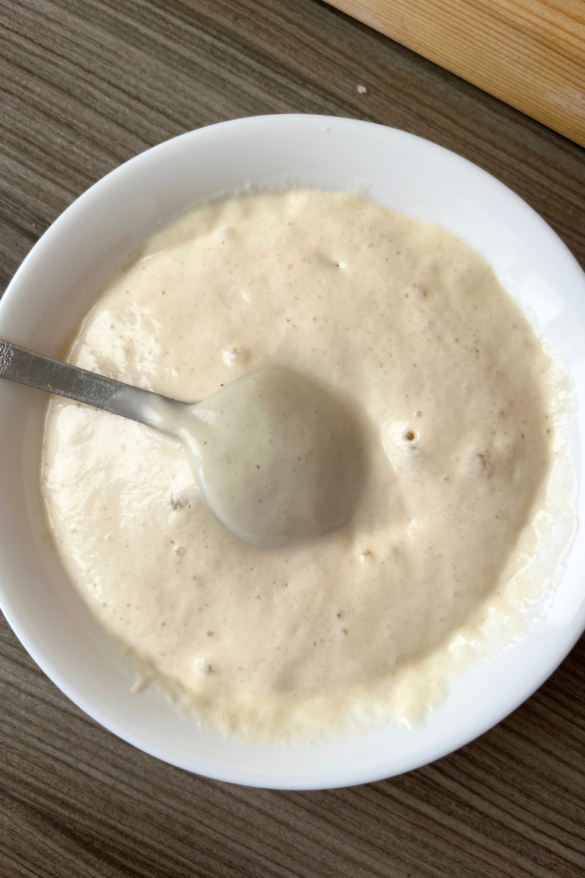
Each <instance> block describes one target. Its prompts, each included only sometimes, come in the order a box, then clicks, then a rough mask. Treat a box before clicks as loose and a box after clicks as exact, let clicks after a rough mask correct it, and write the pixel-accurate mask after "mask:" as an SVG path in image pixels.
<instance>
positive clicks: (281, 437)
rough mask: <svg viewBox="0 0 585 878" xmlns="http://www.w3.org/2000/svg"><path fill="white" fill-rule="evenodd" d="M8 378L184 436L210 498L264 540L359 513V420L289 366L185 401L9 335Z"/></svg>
mask: <svg viewBox="0 0 585 878" xmlns="http://www.w3.org/2000/svg"><path fill="white" fill-rule="evenodd" d="M0 377H2V378H6V379H8V380H9V381H15V382H17V383H19V384H26V385H28V386H29V387H34V388H37V389H38V390H45V391H47V392H48V393H54V394H57V395H58V396H64V397H68V398H69V399H72V400H75V401H76V402H81V403H85V404H86V405H89V406H93V407H94V408H98V409H103V410H104V411H106V412H111V413H112V414H115V415H121V416H122V417H124V418H130V419H131V420H133V421H138V422H139V423H141V424H145V425H146V426H148V427H152V428H154V429H156V430H159V431H161V432H163V433H166V434H167V435H169V436H172V437H173V438H175V439H178V440H179V441H180V442H181V443H182V444H183V446H184V447H185V448H186V450H187V452H188V453H189V457H190V462H191V466H192V468H193V471H194V473H195V476H196V479H197V482H198V485H199V488H200V490H201V493H202V496H203V499H204V500H205V502H206V503H207V505H208V507H209V508H210V509H211V511H212V512H213V513H214V515H215V516H216V518H217V519H218V520H219V521H220V522H221V523H222V524H223V525H224V527H226V528H227V530H229V531H230V532H231V533H232V534H233V535H234V536H235V537H237V538H238V539H240V540H242V541H243V542H246V543H250V544H252V545H255V546H259V547H271V546H280V545H284V544H286V543H290V542H294V541H298V540H304V539H310V538H314V537H317V536H320V535H321V534H323V533H326V532H327V531H329V530H331V529H332V528H334V527H338V526H340V525H342V524H344V523H346V522H347V521H348V520H349V519H350V518H351V515H352V514H353V511H354V508H355V505H356V503H357V501H358V499H359V495H360V493H361V488H362V483H363V479H364V473H365V458H364V453H363V434H362V430H361V427H360V424H359V422H358V419H357V418H356V416H355V414H352V413H351V412H350V411H349V410H348V408H347V406H346V405H343V404H342V403H341V402H340V401H339V400H338V399H337V398H335V396H334V395H333V394H332V393H331V392H330V391H326V390H324V389H323V388H322V387H321V386H320V385H319V384H317V383H316V382H315V381H313V380H312V379H311V378H309V377H307V376H305V375H302V374H300V373H298V372H296V371H295V370H292V369H289V368H284V367H282V366H275V367H268V368H263V369H258V370H256V371H254V372H249V373H247V374H246V375H243V376H242V377H241V378H238V379H236V380H235V381H234V382H232V383H231V384H228V385H226V386H225V387H224V388H223V389H221V390H219V391H218V392H217V393H215V394H213V395H212V396H210V397H208V398H207V399H206V400H204V401H203V402H200V403H184V402H179V401H178V400H175V399H170V398H168V397H166V396H160V395H159V394H157V393H151V392H150V391H147V390H142V389H140V388H138V387H131V386H130V385H128V384H122V383H121V382H120V381H114V380H112V379H111V378H105V377H104V376H102V375H98V374H95V373H94V372H88V371H86V370H85V369H79V368H78V367H76V366H70V365H68V364H66V363H61V362H59V361H57V360H52V359H49V358H48V357H44V356H42V355H40V354H36V353H33V352H32V351H29V350H25V349H24V348H20V347H17V346H16V345H12V344H9V343H8V342H5V341H1V340H0Z"/></svg>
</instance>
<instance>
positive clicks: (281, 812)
mask: <svg viewBox="0 0 585 878" xmlns="http://www.w3.org/2000/svg"><path fill="white" fill-rule="evenodd" d="M0 9H1V13H0V20H1V21H2V22H3V27H2V28H0V87H1V90H2V105H1V113H0V125H1V129H2V130H1V136H0V166H1V171H0V177H1V183H0V284H2V285H3V286H5V285H6V284H7V283H8V281H9V280H10V277H11V276H12V274H13V272H14V271H15V270H16V268H17V266H18V264H19V263H20V261H21V260H22V259H23V257H24V256H25V255H26V253H27V252H28V250H29V249H30V247H31V246H32V245H33V244H34V243H35V241H36V240H37V239H38V237H39V236H40V235H41V234H42V233H43V232H44V231H45V229H46V228H47V227H48V226H49V225H50V223H52V222H53V220H54V219H55V218H56V217H57V216H58V215H59V214H60V213H61V211H62V210H64V208H66V207H67V205H68V204H70V203H71V202H72V201H73V200H74V199H75V198H76V197H77V196H78V195H80V194H81V193H82V192H83V191H84V190H85V189H86V188H87V187H88V186H90V185H91V184H92V183H94V182H95V181H96V180H97V179H99V178H100V177H101V176H103V175H104V174H106V173H107V172H108V171H110V170H111V169H112V168H114V167H116V166H117V165H119V164H120V163H121V162H123V161H126V159H129V158H131V157H132V156H134V155H136V153H138V152H141V151H142V150H144V149H146V148H147V147H150V146H152V145H154V144H156V143H159V142H160V141H162V140H166V139H167V138H169V137H173V136H175V135H177V134H181V133H182V132H183V131H188V130H190V129H193V128H197V127H199V126H201V125H208V124H210V123H212V122H218V121H220V120H223V119H230V118H233V117H236V116H246V115H254V114H262V113H290V112H294V113H298V112H307V113H329V114H333V115H340V116H354V117H357V118H360V119H368V120H373V121H376V122H383V123H385V124H387V125H393V126H397V127H399V128H404V129H406V130H408V131H411V132H414V133H415V134H419V135H422V136H423V137H427V138H429V139H431V140H434V141H436V142H438V143H441V144H443V145H444V146H447V147H449V148H450V149H453V150H455V151H456V152H458V153H460V154H461V155H464V156H466V157H467V158H469V159H471V160H472V161H474V162H476V163H477V164H479V165H481V166H482V167H484V168H486V169H487V170H488V171H490V172H491V173H493V174H495V175H496V176H497V177H499V178H500V179H501V180H503V181H504V182H505V183H507V184H508V185H509V186H511V187H512V188H513V189H515V190H516V192H518V193H519V194H520V195H521V196H522V197H523V198H525V199H526V200H527V201H528V202H529V203H530V204H531V205H533V207H535V208H536V210H537V211H539V212H540V213H541V214H542V215H543V216H544V217H545V219H546V220H547V221H548V222H549V223H550V224H551V226H552V227H553V228H554V229H556V231H557V232H558V233H559V234H560V236H561V237H562V238H563V239H564V240H565V241H566V243H567V244H568V245H569V247H570V248H571V249H572V250H573V252H574V253H575V255H576V256H577V258H578V259H580V261H581V264H583V265H585V162H584V153H583V150H582V149H581V148H580V147H578V146H576V145H575V144H573V143H571V142H569V141H568V140H565V139H563V138H562V137H561V136H559V135H557V134H554V133H553V132H551V131H549V130H547V129H546V128H544V127H542V126H541V125H540V124H538V123H536V122H534V121H532V120H530V119H529V118H527V117H525V116H523V115H521V114H520V113H518V112H517V111H515V110H512V109H511V108H509V107H507V106H505V105H504V104H502V103H500V102H499V101H497V100H496V99H494V98H491V97H489V96H488V95H486V94H484V93H482V92H480V91H478V90H477V89H476V88H474V87H473V86H471V85H468V84H467V83H465V82H463V81H462V80H460V79H457V78H456V77H455V76H453V75H451V74H449V73H446V72H445V71H443V70H441V69H440V68H438V67H435V66H434V65H433V64H431V63H430V62H427V61H425V60H423V59H422V58H420V57H418V56H416V55H414V54H413V53H411V52H410V51H408V50H407V49H404V48H402V47H401V46H399V45H397V44H395V43H393V42H391V41H390V40H388V39H387V38H385V37H383V36H381V35H379V34H377V33H375V32H374V31H372V30H369V29H368V28H367V27H365V26H363V25H361V24H359V23H357V22H355V21H353V20H351V19H349V18H347V17H345V16H344V15H342V14H341V13H338V12H336V11H335V10H334V9H332V8H331V7H329V6H326V5H324V4H322V3H319V2H317V0H0ZM358 85H364V86H366V88H367V93H366V94H361V93H359V92H358V90H357V86H358ZM0 686H1V701H0V717H1V734H0V746H1V748H2V750H1V753H2V760H1V763H0V766H1V768H0V875H1V876H3V878H4V876H6V878H13V876H15V878H16V876H26V878H29V876H35V878H36V876H42V878H96V876H99V878H102V876H104V878H105V876H107V878H121V876H141V878H142V876H144V878H158V876H160V878H182V876H213V878H244V876H245V878H273V876H274V878H276V876H279V878H292V876H303V878H343V876H348V878H361V876H370V875H371V876H389V878H407V876H409V878H425V876H445V878H479V876H481V878H483V876H490V878H491V876H494V878H495V876H510V878H520V876H523V878H545V876H547V878H548V876H550V878H553V876H554V878H573V876H574V878H577V876H582V875H583V874H584V871H585V829H584V822H585V771H584V757H585V640H582V641H581V642H580V643H579V644H578V645H577V646H576V647H575V649H574V650H573V652H572V654H571V656H570V657H569V658H568V659H567V660H566V661H565V662H564V664H563V666H562V667H561V668H560V670H559V671H557V673H556V674H555V675H554V676H553V677H552V678H551V679H550V680H549V681H548V683H546V684H545V685H544V686H543V688H542V689H541V690H540V691H539V692H538V693H537V694H536V695H535V696H534V697H533V698H531V699H530V701H528V702H527V703H526V704H525V705H524V706H523V707H521V708H520V709H519V710H518V711H516V713H515V714H513V715H512V716H511V717H509V718H508V719H507V720H506V721H505V722H503V723H501V724H500V725H499V726H498V727H497V728H495V729H493V730H492V731H491V732H489V733H488V734H486V735H484V736H483V737H482V738H481V739H480V740H478V741H475V742H474V743H472V744H470V745H469V746H467V747H465V748H464V749H463V750H460V751H459V752H458V753H455V754H453V755H452V756H449V757H447V758H445V759H442V760H440V761H439V762H437V763H435V764H434V765H431V766H428V767H427V768H424V769H421V770H419V771H415V772H412V773H411V774H408V775H405V776H402V777H398V778H395V779H393V780H387V781H382V782H380V783H375V784H370V785H368V786H363V787H357V788H353V789H346V790H337V791H326V792H311V793H288V792H272V791H263V790H253V789H247V788H241V787H234V786H229V785H227V784H222V783H216V782H213V781H209V780H205V779H202V778H199V777H196V776H193V775H189V774H187V773H185V772H183V771H180V770H178V769H175V768H171V767H170V766H168V765H164V764H163V763H161V762H158V761H156V760H155V759H153V758H151V757H149V756H146V755H145V754H143V753H140V752H138V751H137V750H134V749H133V748H132V747H130V746H129V745H127V744H125V743H123V742H122V741H119V740H118V739H117V738H115V737H113V736H112V735H111V734H109V733H108V732H106V731H104V730H103V729H102V728H100V727H99V726H97V725H96V724H95V723H94V722H93V721H92V720H90V719H89V718H88V717H86V716H85V715H84V714H82V713H81V712H80V711H79V710H78V709H77V708H76V707H74V706H73V704H71V703H70V702H69V701H68V700H67V698H65V696H64V695H62V694H61V693H60V692H59V691H58V690H57V689H55V687H54V686H53V685H52V684H51V683H50V682H49V681H48V680H47V679H46V678H45V676H44V675H43V674H42V673H41V672H40V671H39V670H38V668H37V667H36V666H35V665H34V663H33V661H32V660H31V659H30V658H29V657H28V655H27V654H26V653H25V652H24V650H23V649H22V647H21V646H20V645H19V643H18V642H17V640H16V638H15V637H14V635H13V634H12V633H11V631H10V630H9V628H8V626H7V625H6V623H4V622H2V624H1V626H0Z"/></svg>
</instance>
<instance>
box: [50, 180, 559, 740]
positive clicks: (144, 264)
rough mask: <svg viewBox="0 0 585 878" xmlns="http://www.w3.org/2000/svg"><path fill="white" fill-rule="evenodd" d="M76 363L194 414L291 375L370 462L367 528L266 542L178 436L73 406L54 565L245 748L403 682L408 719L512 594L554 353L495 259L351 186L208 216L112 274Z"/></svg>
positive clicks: (57, 406)
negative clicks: (220, 501) (339, 417)
mask: <svg viewBox="0 0 585 878" xmlns="http://www.w3.org/2000/svg"><path fill="white" fill-rule="evenodd" d="M69 359H70V362H72V363H75V364H77V365H79V366H82V367H85V368H88V369H92V370H94V371H98V372H101V373H102V374H104V375H107V376H110V377H114V378H117V379H120V380H123V381H127V382H129V383H134V384H137V385H139V386H141V387H144V388H147V389H152V390H156V391H157V392H159V393H162V394H165V395H167V396H170V397H175V398H177V399H181V400H184V401H197V400H201V399H203V398H205V397H207V396H209V395H210V394H213V393H214V392H215V391H217V390H218V389H219V388H220V387H221V386H223V385H227V384H228V383H229V382H231V381H232V380H233V379H235V378H236V377H238V376H240V375H242V374H244V373H246V372H249V371H250V370H253V369H256V368H258V367H263V366H266V365H277V366H285V367H290V368H292V369H294V370H296V371H298V372H300V373H302V374H305V375H307V376H313V377H314V378H315V379H316V380H318V381H319V383H320V386H321V387H323V388H324V389H325V390H326V391H327V392H330V393H331V394H335V395H336V398H338V399H340V400H343V404H344V406H345V407H346V410H347V411H349V412H351V416H352V418H354V419H355V423H357V424H359V430H360V437H361V438H360V441H361V442H362V443H363V448H364V449H365V452H364V453H365V460H366V465H365V466H364V469H363V472H362V473H361V475H360V479H361V485H360V493H359V497H358V498H357V500H356V507H355V511H354V512H353V517H352V518H351V521H350V523H349V524H347V525H345V526H343V527H341V528H337V529H335V530H333V531H331V532H330V533H329V534H327V535H325V536H320V537H319V538H318V539H312V540H308V541H305V542H300V543H298V544H296V545H294V546H289V547H283V548H280V549H269V550H259V549H257V548H254V547H252V546H249V545H245V544H243V543H241V542H239V541H237V540H234V539H233V537H232V536H230V534H229V533H227V532H226V531H225V530H224V529H223V528H222V527H221V526H220V525H219V524H218V522H217V521H216V520H215V519H214V517H213V516H212V515H211V514H210V512H209V510H208V509H207V508H206V506H205V505H204V504H203V503H202V502H201V499H200V496H199V492H198V489H197V487H196V484H195V479H194V476H193V473H192V471H191V469H190V466H189V462H188V459H187V455H186V454H185V452H184V450H183V449H182V448H181V447H180V445H179V443H176V442H174V441H173V440H171V439H168V438H167V437H165V436H163V435H159V434H157V433H155V432H154V431H151V430H149V428H147V427H142V426H140V425H138V424H136V423H134V422H131V421H124V420H123V419H121V418H117V417H116V416H113V415H109V414H106V413H103V412H100V411H95V410H92V409H89V408H86V407H83V406H79V405H76V404H73V403H68V402H64V401H61V400H54V401H52V402H51V404H50V408H49V414H48V420H47V428H46V437H45V454H44V464H43V491H44V496H45V498H46V503H47V507H48V511H49V518H50V523H51V527H52V531H53V534H54V537H55V541H56V544H57V546H58V550H59V552H60V555H61V557H62V559H63V563H64V565H65V567H66V569H67V571H68V573H69V575H70V577H71V579H72V581H73V582H74V584H75V586H76V587H77V588H78V590H79V591H80V592H81V593H82V595H83V596H84V597H85V598H86V600H87V601H88V603H89V605H90V607H91V608H92V610H93V612H94V613H95V615H96V616H97V617H98V618H99V619H100V620H101V622H102V623H103V625H104V626H105V627H106V628H107V630H108V631H110V632H111V633H112V634H113V635H114V636H115V637H116V638H117V639H118V640H119V641H120V642H121V643H122V644H124V646H125V647H126V648H127V650H128V651H129V652H130V653H131V654H132V655H133V656H134V657H135V659H136V660H137V661H138V663H139V665H140V667H141V668H142V669H148V670H149V672H150V673H151V674H152V676H153V677H154V678H155V679H156V680H157V681H158V682H159V683H160V684H161V685H162V686H163V688H165V689H166V690H167V691H169V692H172V693H174V694H175V695H178V696H180V697H181V699H182V700H183V701H184V703H186V704H188V705H189V706H191V707H193V708H194V709H195V710H196V712H197V715H198V717H199V719H200V720H201V721H202V722H204V723H208V724H211V725H214V726H216V727H218V728H220V729H221V730H222V731H224V732H226V733H228V734H234V735H236V736H239V737H241V738H244V739H247V740H291V739H293V738H300V739H305V740H312V739H314V738H317V737H319V736H321V735H330V734H335V733H343V732H344V731H346V730H347V729H349V728H350V726H351V727H353V726H352V723H354V724H355V723H357V725H360V724H361V726H363V727H367V726H368V725H372V724H374V723H375V722H379V721H380V719H381V718H382V719H383V718H385V717H387V716H388V714H389V712H392V711H393V710H396V709H397V704H398V702H396V699H395V698H394V695H395V693H396V691H398V689H399V688H400V685H401V681H402V683H403V682H404V680H405V679H406V678H407V679H408V686H407V687H406V688H407V689H408V693H407V694H408V698H406V700H404V699H403V700H402V701H401V702H400V704H399V712H402V713H405V714H407V715H408V714H409V713H410V715H411V716H414V715H416V714H417V712H418V714H419V715H420V713H421V711H424V709H425V708H427V707H429V706H430V705H431V704H432V703H433V701H434V700H435V701H436V697H437V690H436V685H435V684H437V679H438V678H437V675H436V674H435V676H434V677H433V679H431V677H432V676H433V675H432V674H431V671H430V670H429V669H432V668H433V667H435V668H438V667H440V662H439V660H438V659H437V661H436V662H435V663H434V664H433V656H435V655H437V656H439V655H440V650H441V649H442V648H444V647H445V645H446V644H448V643H449V642H451V641H452V639H453V637H454V636H455V635H456V633H457V631H458V630H459V629H461V627H462V626H464V625H468V624H469V623H470V622H473V621H474V620H476V621H477V623H478V624H479V622H480V621H481V619H480V618H479V616H478V615H477V614H478V611H479V609H480V608H481V607H482V606H483V605H484V603H485V600H486V598H487V597H488V596H491V598H492V599H497V594H498V593H499V592H500V591H501V590H502V589H503V587H504V586H505V580H506V577H508V578H509V575H510V574H509V570H510V569H512V567H513V566H514V556H515V553H516V552H517V547H518V545H519V540H520V539H521V537H523V535H524V536H525V535H526V533H527V530H526V529H527V526H528V525H529V524H530V522H531V521H532V520H533V519H534V517H535V515H536V514H537V512H538V510H539V508H541V507H542V505H543V503H544V487H545V485H546V480H547V477H548V474H549V471H550V467H551V461H552V435H553V433H554V430H553V426H552V419H551V413H550V400H549V397H548V391H547V389H546V388H547V383H546V382H547V376H548V372H549V366H550V364H549V360H548V358H547V356H546V355H545V354H544V352H543V349H542V346H541V344H540V342H539V340H538V339H537V337H536V336H535V333H534V332H533V330H532V328H531V327H530V325H529V324H528V322H527V320H526V319H525V318H524V316H523V315H522V314H521V312H520V310H519V309H518V307H517V306H516V305H515V304H514V303H513V302H512V300H511V299H510V298H509V297H508V295H507V294H506V293H505V292H504V291H503V289H502V288H501V287H500V285H499V284H498V282H497V281H496V279H495V277H494V275H493V274H492V272H491V270H490V269H489V267H488V265H487V264H486V263H485V261H484V260H483V259H482V258H481V257H480V256H479V255H477V254H476V253H475V252H473V251H472V250H470V249H469V248H468V247H467V246H466V245H464V244H463V243H461V242H460V241H458V240H456V239H455V238H454V237H453V236H452V235H451V234H449V233H448V232H446V231H445V230H443V229H441V228H438V227H434V226H430V225H426V224H423V223H420V222H417V221H414V220H412V219H409V218H406V217H404V216H401V215H398V214H395V213H391V212H389V211H387V210H385V209H383V208H382V207H380V206H378V205H376V204H374V203H372V202H369V201H367V200H365V199H363V198H361V197H358V196H355V195H347V194H333V193H324V192H317V191H300V192H294V193H286V194H256V195H250V196H246V197H242V198H238V199H234V200H232V201H229V202H227V203H223V204H213V205H207V206H204V207H202V208H201V209H199V210H197V211H195V212H193V213H192V214H190V215H188V216H186V217H184V218H182V219H181V220H180V221H179V222H178V223H176V224H175V225H174V226H173V227H171V228H170V229H168V230H167V231H165V232H164V233H162V234H161V235H159V236H157V237H156V238H154V239H153V240H152V241H151V242H150V243H149V245H148V246H147V248H146V251H145V252H144V253H143V254H142V256H141V258H140V259H139V260H138V261H136V262H135V263H134V264H133V265H131V266H130V267H129V268H127V269H126V270H125V271H124V272H123V273H121V274H119V275H118V276H117V277H116V278H115V279H114V280H113V281H112V283H111V284H110V285H109V287H108V288H107V289H106V290H105V291H104V293H103V294H102V295H101V296H100V298H99V299H98V301H97V303H96V305H95V307H94V308H93V309H92V311H91V312H90V314H89V315H88V317H87V318H86V320H85V322H84V324H83V326H82V327H81V329H80V331H79V333H78V336H77V338H76V341H75V343H74V345H73V349H72V352H71V356H70V358H69ZM258 463H259V464H261V463H262V462H261V461H259V462H258ZM506 570H507V571H508V572H507V573H506V572H505V571H506ZM476 616H477V619H476ZM429 657H430V658H429ZM439 682H440V681H439ZM403 690H404V686H403Z"/></svg>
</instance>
